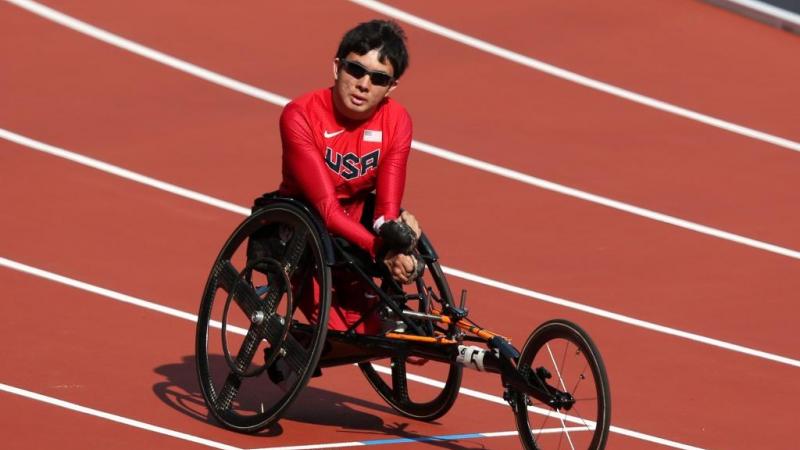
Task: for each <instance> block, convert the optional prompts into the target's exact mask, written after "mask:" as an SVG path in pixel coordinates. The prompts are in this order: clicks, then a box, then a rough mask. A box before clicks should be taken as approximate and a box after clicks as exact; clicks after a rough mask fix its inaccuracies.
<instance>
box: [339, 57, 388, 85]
mask: <svg viewBox="0 0 800 450" xmlns="http://www.w3.org/2000/svg"><path fill="white" fill-rule="evenodd" d="M339 64H341V65H342V69H344V71H345V72H347V73H348V74H350V76H352V77H353V78H355V79H357V80H360V79H361V78H363V77H364V75H369V80H370V81H371V82H372V84H374V85H375V86H389V85H390V84H392V82H394V77H393V76H391V75H389V74H388V73H385V72H373V71H371V70H369V69H367V68H366V67H364V66H362V65H361V63H358V62H356V61H350V60H347V59H340V60H339Z"/></svg>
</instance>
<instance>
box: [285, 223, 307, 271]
mask: <svg viewBox="0 0 800 450" xmlns="http://www.w3.org/2000/svg"><path fill="white" fill-rule="evenodd" d="M308 234H309V230H308V229H307V228H306V227H301V228H300V229H299V230H298V229H295V230H294V234H293V235H292V238H291V240H290V241H289V243H288V245H286V253H284V255H283V266H284V267H283V268H284V270H285V271H286V273H287V274H288V275H289V277H290V278H291V276H292V274H293V273H294V271H295V269H296V268H297V264H298V263H299V262H300V259H301V258H302V257H303V252H304V250H305V249H306V243H307V242H308Z"/></svg>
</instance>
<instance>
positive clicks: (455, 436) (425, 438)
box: [361, 433, 484, 445]
mask: <svg viewBox="0 0 800 450" xmlns="http://www.w3.org/2000/svg"><path fill="white" fill-rule="evenodd" d="M481 437H484V436H483V434H482V433H469V434H445V435H442V436H423V437H417V438H397V439H375V440H372V441H361V443H362V444H364V445H388V444H408V443H411V442H431V441H456V440H459V439H476V438H481Z"/></svg>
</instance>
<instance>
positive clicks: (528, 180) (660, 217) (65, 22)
mask: <svg viewBox="0 0 800 450" xmlns="http://www.w3.org/2000/svg"><path fill="white" fill-rule="evenodd" d="M8 1H10V2H11V3H13V4H15V5H17V6H19V7H21V8H24V9H25V10H27V11H30V12H32V13H34V14H37V15H39V16H41V17H44V18H46V19H48V20H51V21H53V22H55V23H57V24H59V25H62V26H65V27H67V28H70V29H72V30H74V31H77V32H79V33H82V34H85V35H87V36H90V37H93V38H95V39H98V40H100V41H102V42H105V43H107V44H110V45H113V46H116V47H118V48H121V49H123V50H127V51H129V52H132V53H134V54H137V55H139V56H142V57H144V58H148V59H150V60H153V61H156V62H158V63H161V64H165V65H167V66H169V67H172V68H174V69H176V70H180V71H182V72H184V73H188V74H191V75H194V76H196V77H198V78H201V79H203V80H206V81H209V82H211V83H214V84H217V85H220V86H223V87H226V88H229V89H232V90H234V91H236V92H240V93H242V94H245V95H249V96H252V97H255V98H258V99H261V100H264V101H266V102H268V103H272V104H274V105H277V106H283V105H285V104H286V103H288V101H289V99H287V98H286V97H283V96H280V95H277V94H274V93H272V92H269V91H265V90H263V89H260V88H257V87H254V86H250V85H247V84H245V83H242V82H240V81H237V80H234V79H232V78H229V77H226V76H224V75H220V74H218V73H215V72H212V71H210V70H208V69H204V68H202V67H199V66H196V65H194V64H191V63H188V62H186V61H183V60H180V59H178V58H175V57H173V56H170V55H167V54H165V53H162V52H159V51H157V50H154V49H151V48H149V47H145V46H143V45H141V44H138V43H136V42H133V41H131V40H128V39H125V38H123V37H120V36H117V35H115V34H112V33H110V32H108V31H105V30H102V29H100V28H97V27H95V26H93V25H89V24H88V23H86V22H82V21H80V20H77V19H75V18H73V17H70V16H67V15H65V14H63V13H61V12H58V11H56V10H53V9H51V8H48V7H46V6H43V5H40V4H38V3H36V2H33V1H30V0H8ZM6 134H8V132H7V133H6ZM17 136H18V135H17ZM6 139H9V140H13V139H11V138H10V137H6ZM23 145H24V144H23ZM411 147H412V148H413V149H414V150H417V151H420V152H423V153H427V154H429V155H432V156H436V157H438V158H442V159H445V160H447V161H451V162H455V163H457V164H462V165H465V166H468V167H472V168H474V169H478V170H482V171H485V172H488V173H492V174H495V175H498V176H501V177H505V178H508V179H511V180H516V181H519V182H521V183H525V184H528V185H531V186H536V187H538V188H541V189H546V190H549V191H552V192H557V193H559V194H563V195H567V196H569V197H574V198H578V199H581V200H585V201H588V202H591V203H595V204H599V205H602V206H606V207H608V208H612V209H615V210H618V211H623V212H627V213H629V214H633V215H636V216H640V217H644V218H647V219H650V220H655V221H658V222H662V223H666V224H669V225H673V226H676V227H680V228H684V229H687V230H691V231H694V232H697V233H701V234H704V235H707V236H712V237H716V238H719V239H724V240H727V241H731V242H736V243H738V244H742V245H746V246H748V247H753V248H757V249H760V250H764V251H768V252H771V253H776V254H779V255H784V256H788V257H790V258H795V259H800V251H796V250H791V249H788V248H785V247H780V246H778V245H775V244H770V243H768V242H763V241H759V240H756V239H751V238H748V237H745V236H741V235H738V234H734V233H729V232H727V231H723V230H720V229H716V228H712V227H708V226H705V225H701V224H698V223H694V222H691V221H688V220H685V219H680V218H678V217H673V216H670V215H667V214H662V213H659V212H656V211H652V210H649V209H646V208H641V207H638V206H634V205H631V204H628V203H624V202H620V201H617V200H613V199H610V198H607V197H603V196H600V195H596V194H591V193H589V192H585V191H581V190H579V189H575V188H572V187H569V186H565V185H563V184H558V183H554V182H552V181H548V180H545V179H542V178H537V177H534V176H531V175H528V174H525V173H522V172H518V171H516V170H511V169H508V168H505V167H502V166H498V165H495V164H491V163H488V162H486V161H482V160H479V159H475V158H471V157H469V156H464V155H461V154H459V153H456V152H453V151H451V150H446V149H443V148H439V147H436V146H433V145H430V144H426V143H424V142H420V141H416V140H414V141H412V143H411Z"/></svg>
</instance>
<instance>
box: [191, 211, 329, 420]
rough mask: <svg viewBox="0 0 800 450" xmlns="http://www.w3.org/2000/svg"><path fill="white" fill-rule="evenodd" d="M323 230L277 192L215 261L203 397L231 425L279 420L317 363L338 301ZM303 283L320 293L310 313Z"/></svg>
mask: <svg viewBox="0 0 800 450" xmlns="http://www.w3.org/2000/svg"><path fill="white" fill-rule="evenodd" d="M317 230H318V228H317V227H316V226H315V223H314V219H313V217H312V216H311V215H310V214H309V213H308V212H307V211H306V210H304V209H303V208H301V207H298V206H297V205H294V204H292V203H291V202H286V201H275V202H271V203H269V204H267V205H266V206H264V207H262V208H261V209H259V210H257V211H256V212H254V213H253V214H252V215H251V216H250V217H248V218H247V219H245V221H244V222H243V223H242V224H241V225H239V227H238V228H236V230H235V231H234V232H233V234H232V235H231V236H230V238H229V239H228V240H227V242H226V243H225V245H224V246H223V248H222V250H221V251H220V253H219V256H217V258H216V260H215V261H214V265H213V267H212V269H211V273H210V275H209V277H208V281H207V282H206V287H205V290H204V292H203V297H202V301H201V304H200V312H199V314H198V321H197V335H196V342H195V347H196V348H195V357H196V363H197V376H198V380H199V383H200V386H201V392H202V394H203V399H204V400H205V403H206V406H207V407H208V409H209V412H210V413H211V415H213V416H214V417H215V418H216V419H217V420H218V421H219V422H220V423H221V424H222V425H223V426H225V427H226V428H229V429H232V430H235V431H240V432H247V433H253V432H257V431H259V430H261V429H264V428H266V427H268V426H270V425H272V424H274V423H275V422H277V421H278V420H279V419H280V417H281V415H282V414H283V412H284V411H285V410H286V408H288V407H289V405H290V404H291V403H292V401H293V400H294V399H295V398H296V397H297V395H298V394H299V393H300V391H301V390H302V388H303V387H304V386H305V385H306V384H307V383H308V380H309V378H310V377H311V375H312V374H313V373H314V371H315V369H316V367H317V363H318V361H319V357H320V353H321V351H322V348H323V346H324V343H325V337H326V333H327V323H328V311H329V309H330V301H331V274H330V268H329V267H328V265H327V264H326V261H325V257H324V251H323V245H324V243H323V241H322V237H321V236H320V233H319V232H318V231H317ZM312 278H313V279H314V280H316V286H318V289H313V288H310V287H309V286H313V283H312V281H313V280H312ZM303 289H312V290H311V295H313V296H315V297H316V298H315V302H314V304H315V305H316V307H313V306H312V307H310V308H312V309H313V310H312V311H310V312H309V314H308V316H307V315H306V314H304V313H303V312H301V310H300V309H298V308H297V306H298V305H297V299H298V298H299V297H300V296H301V294H302V292H301V290H303ZM306 294H308V292H306ZM306 312H308V311H306ZM309 316H311V317H314V320H310V319H309ZM220 324H221V326H220ZM268 363H271V365H270V366H269V367H267V365H268Z"/></svg>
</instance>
